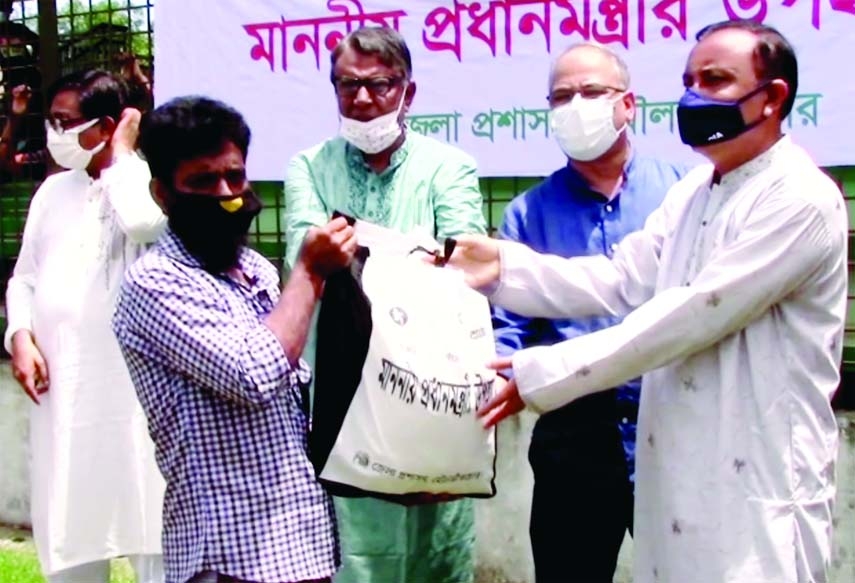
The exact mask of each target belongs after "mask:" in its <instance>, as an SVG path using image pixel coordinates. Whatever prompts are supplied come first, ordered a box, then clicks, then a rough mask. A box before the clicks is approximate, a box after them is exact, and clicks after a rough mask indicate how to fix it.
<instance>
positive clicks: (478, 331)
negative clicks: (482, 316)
mask: <svg viewBox="0 0 855 583" xmlns="http://www.w3.org/2000/svg"><path fill="white" fill-rule="evenodd" d="M484 334H486V332H485V331H484V329H483V328H475V329H474V330H472V331H471V332H470V333H469V338H471V339H472V340H478V339H479V338H483V337H484Z"/></svg>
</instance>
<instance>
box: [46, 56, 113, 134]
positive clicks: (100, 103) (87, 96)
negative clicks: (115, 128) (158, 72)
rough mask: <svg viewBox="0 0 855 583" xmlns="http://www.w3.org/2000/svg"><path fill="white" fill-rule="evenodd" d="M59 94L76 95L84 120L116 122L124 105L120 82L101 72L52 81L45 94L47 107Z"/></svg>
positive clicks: (93, 71) (69, 76) (76, 74)
mask: <svg viewBox="0 0 855 583" xmlns="http://www.w3.org/2000/svg"><path fill="white" fill-rule="evenodd" d="M63 91H74V92H76V93H77V95H78V96H79V99H80V114H81V115H82V116H83V117H85V118H86V119H99V118H102V117H111V118H113V120H114V121H116V122H118V121H119V118H120V117H121V116H122V110H123V109H125V105H126V104H127V101H128V90H127V87H126V86H125V83H124V81H122V80H121V79H119V78H118V77H117V76H115V75H113V74H112V73H108V72H107V71H104V70H102V69H93V70H91V71H79V72H76V73H71V74H69V75H66V76H64V77H61V78H60V79H58V80H57V81H55V82H54V83H53V84H52V85H51V86H50V88H49V89H48V92H47V99H48V101H47V102H48V107H50V104H51V103H53V100H54V98H55V97H56V96H57V95H58V94H59V93H62V92H63Z"/></svg>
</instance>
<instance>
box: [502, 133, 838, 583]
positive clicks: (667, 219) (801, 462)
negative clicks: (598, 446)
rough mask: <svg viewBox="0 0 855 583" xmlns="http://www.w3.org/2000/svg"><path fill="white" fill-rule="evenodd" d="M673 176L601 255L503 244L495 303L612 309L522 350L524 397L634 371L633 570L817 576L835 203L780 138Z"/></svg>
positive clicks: (676, 577)
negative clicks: (580, 331)
mask: <svg viewBox="0 0 855 583" xmlns="http://www.w3.org/2000/svg"><path fill="white" fill-rule="evenodd" d="M711 182H712V168H711V167H710V166H704V167H701V168H698V169H696V170H694V171H692V172H691V173H690V174H689V175H688V176H687V177H686V178H685V179H684V180H682V181H681V182H680V183H678V184H677V185H675V186H674V187H673V189H672V190H671V191H670V192H669V194H668V196H667V197H666V199H665V201H664V203H663V205H662V207H661V208H660V209H659V210H657V211H656V212H655V213H654V214H653V215H651V217H650V218H649V220H648V222H647V224H646V225H645V228H644V229H643V230H642V231H640V232H638V233H635V234H632V235H630V236H628V237H626V239H624V241H623V242H622V244H621V245H620V248H619V250H618V252H617V253H616V254H615V257H614V259H613V260H612V261H609V260H608V259H606V258H605V257H588V258H579V259H571V260H566V259H560V258H557V257H550V256H538V255H537V254H535V253H534V252H532V251H530V250H529V249H528V248H527V247H524V246H522V245H518V244H511V243H502V247H501V257H502V276H501V282H500V284H499V287H498V289H497V291H496V293H495V294H494V296H493V300H494V301H495V302H496V303H498V304H500V305H503V306H506V307H508V308H509V309H512V310H513V311H516V312H519V313H522V314H525V315H530V316H545V317H571V316H579V315H583V314H593V313H627V312H630V311H631V310H633V308H635V307H637V306H639V307H637V309H635V311H632V313H631V314H630V315H629V316H628V317H627V318H626V319H625V320H624V321H623V323H622V324H620V325H618V326H615V327H613V328H609V329H606V330H603V331H600V332H596V333H594V334H591V335H588V336H584V337H581V338H576V339H572V340H569V341H567V342H563V343H561V344H558V345H555V346H552V347H537V348H532V349H528V350H523V351H520V352H517V353H516V354H515V356H514V359H513V366H514V373H515V375H516V380H517V382H518V384H519V387H520V393H521V394H522V397H523V399H524V400H525V402H526V403H527V404H528V405H529V406H530V407H531V408H532V409H535V410H537V411H541V412H542V411H547V410H552V409H556V408H558V407H560V406H562V405H564V404H566V403H568V402H570V401H572V400H573V399H576V398H578V397H580V396H582V395H585V394H588V393H590V392H593V391H596V390H602V389H605V388H607V387H613V386H616V385H619V384H621V383H622V382H624V381H626V380H627V379H630V378H633V377H635V376H638V375H639V374H641V373H646V374H645V375H644V378H643V385H642V395H641V409H640V414H639V425H638V445H637V450H636V454H637V465H638V474H637V478H636V508H635V537H634V540H635V557H636V560H635V578H634V581H635V583H647V582H655V581H659V582H669V583H688V582H691V583H724V582H734V583H790V582H799V583H801V582H809V581H811V582H812V581H817V582H820V581H826V580H827V573H828V568H829V562H830V559H831V543H830V536H831V526H832V525H831V518H832V503H833V500H834V495H835V487H834V477H835V474H834V464H835V458H836V454H837V427H836V424H835V419H834V415H833V413H832V410H831V406H830V398H831V396H832V394H833V392H834V391H835V389H836V388H837V385H838V375H839V373H838V371H839V365H840V358H841V350H842V341H843V328H844V317H845V310H846V287H847V282H846V278H847V265H846V252H847V251H846V250H847V245H846V237H847V228H848V224H847V218H846V211H845V205H844V202H843V198H842V196H841V193H840V191H839V190H838V189H837V187H836V186H835V185H834V183H833V182H832V181H831V180H829V179H828V178H827V177H826V176H825V175H824V174H822V172H821V171H820V170H819V169H818V168H817V167H816V166H815V165H814V164H813V162H812V161H811V160H810V158H809V157H808V156H807V154H806V153H805V152H804V151H803V150H801V149H800V148H798V147H797V146H795V145H793V144H792V142H791V141H790V140H789V138H783V139H782V140H780V141H779V142H778V143H777V144H776V145H775V146H774V147H773V148H772V149H771V150H769V151H767V152H766V153H764V154H763V155H761V156H759V157H758V158H755V159H754V160H752V161H751V162H749V163H747V164H745V165H744V166H742V167H740V168H738V169H736V170H734V171H733V172H731V173H728V174H727V175H725V176H724V177H723V178H722V179H721V181H720V183H719V184H711Z"/></svg>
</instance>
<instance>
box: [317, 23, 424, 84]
mask: <svg viewBox="0 0 855 583" xmlns="http://www.w3.org/2000/svg"><path fill="white" fill-rule="evenodd" d="M345 49H353V50H354V51H356V52H357V53H359V54H361V55H367V56H376V57H377V58H378V59H380V62H381V63H383V64H384V65H386V66H387V67H392V68H393V69H399V70H400V71H401V72H402V73H404V75H405V76H406V78H407V79H409V78H410V77H411V76H412V74H413V60H412V57H410V49H409V48H407V43H406V41H404V37H403V36H401V34H400V33H399V32H398V31H397V30H395V29H394V28H389V27H386V26H366V27H363V28H358V29H356V30H354V31H353V32H351V33H350V34H348V35H347V36H346V37H344V38H343V39H342V40H341V42H340V43H338V45H336V47H335V49H333V51H332V54H331V55H330V80H331V81H333V82H335V63H336V61H337V60H338V58H339V57H340V56H341V54H342V53H343V52H344V50H345Z"/></svg>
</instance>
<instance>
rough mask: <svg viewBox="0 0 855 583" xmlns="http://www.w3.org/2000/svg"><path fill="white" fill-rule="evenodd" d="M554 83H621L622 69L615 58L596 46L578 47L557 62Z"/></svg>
mask: <svg viewBox="0 0 855 583" xmlns="http://www.w3.org/2000/svg"><path fill="white" fill-rule="evenodd" d="M552 82H553V85H555V84H559V85H579V86H581V85H586V84H590V83H596V84H600V85H614V86H616V85H619V84H620V83H621V82H622V81H621V75H620V71H619V70H618V67H617V64H616V63H615V60H614V59H613V58H611V56H609V55H608V54H607V53H605V52H603V51H601V50H599V49H596V48H595V47H587V46H582V47H577V48H575V49H572V50H571V51H569V52H567V53H565V54H564V55H562V56H561V57H560V58H559V59H558V61H557V62H556V63H555V70H554V73H553V77H552Z"/></svg>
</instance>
